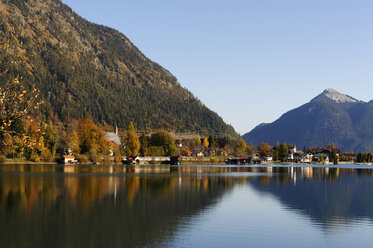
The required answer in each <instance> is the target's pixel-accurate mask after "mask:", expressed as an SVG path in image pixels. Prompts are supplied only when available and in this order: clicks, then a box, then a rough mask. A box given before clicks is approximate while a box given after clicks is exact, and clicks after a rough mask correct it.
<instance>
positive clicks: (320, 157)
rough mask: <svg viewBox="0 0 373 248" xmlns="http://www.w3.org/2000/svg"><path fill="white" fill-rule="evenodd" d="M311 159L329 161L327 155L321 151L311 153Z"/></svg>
mask: <svg viewBox="0 0 373 248" xmlns="http://www.w3.org/2000/svg"><path fill="white" fill-rule="evenodd" d="M313 161H315V162H323V161H324V162H325V163H329V155H327V154H323V153H316V154H315V155H313Z"/></svg>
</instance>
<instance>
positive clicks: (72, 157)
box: [63, 155, 75, 159]
mask: <svg viewBox="0 0 373 248" xmlns="http://www.w3.org/2000/svg"><path fill="white" fill-rule="evenodd" d="M63 157H64V158H71V159H75V157H74V156H70V155H63Z"/></svg>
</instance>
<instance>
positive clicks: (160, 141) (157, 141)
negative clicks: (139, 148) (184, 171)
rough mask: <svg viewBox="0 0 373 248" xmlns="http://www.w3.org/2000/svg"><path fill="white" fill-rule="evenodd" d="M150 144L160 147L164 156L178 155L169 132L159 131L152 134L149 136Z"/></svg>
mask: <svg viewBox="0 0 373 248" xmlns="http://www.w3.org/2000/svg"><path fill="white" fill-rule="evenodd" d="M150 140H151V144H152V146H156V147H157V146H158V147H162V148H163V151H164V155H166V156H175V155H178V150H177V149H176V146H175V140H174V138H173V137H172V135H171V134H170V133H168V132H167V131H164V130H162V131H159V132H157V133H154V134H152V136H151V138H150Z"/></svg>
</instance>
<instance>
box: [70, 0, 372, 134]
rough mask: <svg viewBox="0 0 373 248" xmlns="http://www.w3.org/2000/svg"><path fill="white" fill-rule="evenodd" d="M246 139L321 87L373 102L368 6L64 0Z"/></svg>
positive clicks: (314, 1) (261, 0) (356, 0)
mask: <svg viewBox="0 0 373 248" xmlns="http://www.w3.org/2000/svg"><path fill="white" fill-rule="evenodd" d="M63 2H65V3H66V4H68V5H69V6H70V7H72V8H73V9H74V10H75V11H76V12H77V13H78V14H80V15H81V16H83V17H85V18H86V19H88V20H89V21H92V22H95V23H98V24H104V25H106V26H110V27H113V28H115V29H117V30H119V31H121V32H122V33H124V34H125V35H126V36H127V37H128V38H129V39H130V40H131V41H132V42H133V43H134V44H135V45H136V46H137V47H138V48H139V49H140V50H141V51H142V52H143V53H144V54H145V55H146V56H147V57H149V58H150V59H152V60H153V61H155V62H157V63H159V64H161V65H162V66H163V67H165V68H166V69H168V70H169V71H170V72H171V73H172V74H174V75H175V76H176V77H177V78H178V80H179V82H180V83H181V85H183V86H184V87H185V88H187V89H189V90H190V91H191V92H192V93H193V94H194V95H195V96H196V97H198V98H199V99H200V100H201V101H202V102H203V103H205V104H206V106H208V107H209V108H210V109H212V110H213V111H215V112H217V113H218V114H219V115H220V116H222V117H223V119H224V120H225V121H226V122H227V123H230V124H232V125H233V127H234V128H235V129H236V130H237V131H238V132H239V133H241V134H244V133H246V132H248V131H250V130H251V129H252V128H254V127H255V126H256V125H258V124H260V123H263V122H272V121H274V120H276V119H277V118H279V117H280V116H281V115H282V114H283V113H285V112H287V111H288V110H290V109H293V108H295V107H298V106H300V105H302V104H304V103H306V102H308V101H309V100H311V99H312V98H313V97H315V96H316V95H318V94H320V93H321V92H322V91H323V90H324V89H326V88H334V89H336V90H338V91H340V92H342V93H345V94H348V95H351V96H353V97H355V98H357V99H359V100H364V101H370V100H372V99H373V28H372V27H373V14H372V13H373V1H371V0H348V1H347V0H225V1H221V0H158V1H154V0H105V1H103V0H78V1H77V0H63Z"/></svg>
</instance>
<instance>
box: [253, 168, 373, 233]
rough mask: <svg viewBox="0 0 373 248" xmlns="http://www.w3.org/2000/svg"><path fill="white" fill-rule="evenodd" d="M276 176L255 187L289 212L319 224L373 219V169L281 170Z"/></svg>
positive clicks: (262, 180) (256, 184)
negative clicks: (293, 211)
mask: <svg viewBox="0 0 373 248" xmlns="http://www.w3.org/2000/svg"><path fill="white" fill-rule="evenodd" d="M277 170H278V171H279V172H283V171H285V172H286V173H278V174H275V175H274V176H273V177H269V176H265V177H259V178H258V179H257V180H253V181H251V185H252V186H253V187H254V188H255V189H256V190H257V191H259V192H262V193H268V194H271V195H273V196H275V197H276V198H277V199H278V200H280V201H281V202H282V204H283V205H285V206H286V207H287V208H289V209H292V210H294V209H296V210H300V211H301V212H303V213H304V214H307V215H309V216H310V217H311V218H312V219H313V220H314V221H315V222H317V224H320V225H324V227H327V226H331V227H333V226H335V225H341V224H343V223H345V224H347V223H350V222H351V221H353V220H360V219H366V218H367V219H369V220H370V221H372V220H373V207H372V206H373V192H372V191H371V188H372V187H373V178H372V172H373V170H370V169H351V168H311V167H302V168H278V169H277Z"/></svg>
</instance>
